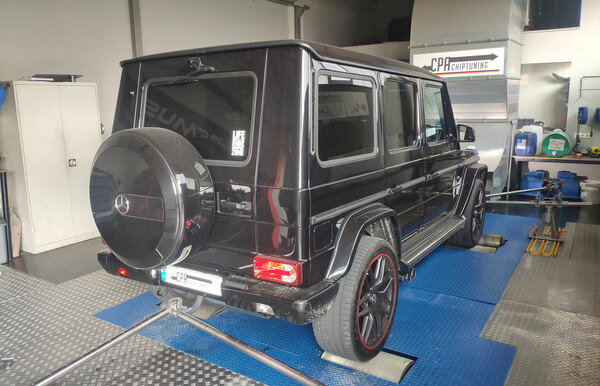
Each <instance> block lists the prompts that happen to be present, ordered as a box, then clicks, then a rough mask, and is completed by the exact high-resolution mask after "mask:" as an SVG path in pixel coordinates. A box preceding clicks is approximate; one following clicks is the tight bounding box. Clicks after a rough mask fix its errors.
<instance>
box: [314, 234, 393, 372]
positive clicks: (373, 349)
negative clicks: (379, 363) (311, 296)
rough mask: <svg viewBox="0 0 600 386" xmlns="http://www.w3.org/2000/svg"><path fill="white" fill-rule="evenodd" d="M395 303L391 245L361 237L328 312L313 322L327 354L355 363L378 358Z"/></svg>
mask: <svg viewBox="0 0 600 386" xmlns="http://www.w3.org/2000/svg"><path fill="white" fill-rule="evenodd" d="M397 300H398V261H397V257H396V254H395V253H394V251H393V249H392V247H391V246H390V244H389V243H388V242H387V241H385V240H382V239H379V238H376V237H370V236H363V237H362V238H361V240H360V243H359V245H358V249H357V251H356V254H355V256H354V261H353V262H352V266H351V267H350V270H349V271H348V273H347V274H346V276H344V277H343V278H342V279H340V288H339V290H338V294H337V296H336V298H335V299H334V301H333V302H332V304H331V306H330V308H329V309H328V310H327V311H326V312H325V314H323V315H322V316H321V317H320V318H319V319H317V320H315V321H314V322H313V331H314V333H315V338H316V339H317V342H318V343H319V346H321V348H322V349H323V350H325V351H327V352H329V353H332V354H335V355H338V356H342V357H345V358H348V359H351V360H355V361H366V360H369V359H371V358H372V357H374V356H375V355H377V354H378V353H379V352H380V351H381V348H382V347H383V345H384V344H385V341H386V340H387V338H388V335H389V334H390V330H391V328H392V323H393V321H394V314H395V313H396V303H397Z"/></svg>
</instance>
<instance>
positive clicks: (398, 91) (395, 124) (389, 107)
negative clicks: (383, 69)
mask: <svg viewBox="0 0 600 386" xmlns="http://www.w3.org/2000/svg"><path fill="white" fill-rule="evenodd" d="M415 96H416V87H415V85H414V84H412V83H399V82H391V81H388V82H385V86H384V107H383V109H384V114H383V127H384V131H385V141H386V143H387V147H388V149H399V148H403V147H407V146H412V144H413V142H414V140H415Z"/></svg>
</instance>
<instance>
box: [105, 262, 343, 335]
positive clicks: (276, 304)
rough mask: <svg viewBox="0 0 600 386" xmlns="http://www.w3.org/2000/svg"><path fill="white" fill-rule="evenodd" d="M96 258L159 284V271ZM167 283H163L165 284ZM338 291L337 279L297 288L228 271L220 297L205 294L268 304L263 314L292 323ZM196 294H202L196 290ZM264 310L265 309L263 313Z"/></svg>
mask: <svg viewBox="0 0 600 386" xmlns="http://www.w3.org/2000/svg"><path fill="white" fill-rule="evenodd" d="M98 262H99V263H100V265H101V266H102V268H104V270H105V271H106V272H108V273H110V274H112V275H117V276H120V275H119V268H125V269H126V270H127V272H128V274H129V277H130V278H131V279H133V280H136V281H140V282H143V283H147V284H152V285H159V284H162V283H160V277H159V276H160V275H156V276H157V277H156V278H152V277H151V275H150V274H149V273H148V272H147V271H145V270H138V269H135V268H131V267H129V266H127V265H125V264H123V263H122V262H121V261H120V260H119V259H117V258H116V257H115V256H114V255H113V254H112V253H111V252H110V251H102V252H99V253H98ZM165 285H166V284H165ZM168 286H169V287H173V288H179V289H182V290H184V291H187V292H194V291H191V290H190V289H188V288H183V287H178V286H174V285H171V284H169V285H168ZM337 291H338V282H337V281H336V282H329V281H322V282H320V283H318V284H315V285H314V286H312V287H309V288H298V287H292V286H286V285H280V284H275V283H269V282H266V281H262V280H257V279H254V278H248V277H243V276H235V275H229V276H225V277H223V284H222V286H221V292H222V294H223V296H222V297H221V298H219V297H215V296H212V295H206V296H208V297H211V298H214V299H218V300H221V301H223V302H225V304H227V305H228V306H231V307H234V308H240V309H244V310H248V311H252V312H259V311H257V304H262V305H267V306H269V307H270V308H271V309H272V311H273V313H272V314H271V313H267V314H265V315H270V316H274V317H276V318H278V319H283V320H287V321H289V322H292V323H295V324H307V323H311V322H312V321H313V320H315V319H316V318H317V317H319V316H320V315H321V314H322V313H323V312H325V311H326V309H327V306H328V305H329V303H330V302H331V301H332V300H333V299H334V297H335V295H336V294H337ZM198 295H205V294H203V293H198ZM263 314H264V313H263Z"/></svg>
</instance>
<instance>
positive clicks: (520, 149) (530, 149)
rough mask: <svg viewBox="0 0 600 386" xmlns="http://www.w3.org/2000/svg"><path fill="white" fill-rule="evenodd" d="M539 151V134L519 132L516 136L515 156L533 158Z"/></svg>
mask: <svg viewBox="0 0 600 386" xmlns="http://www.w3.org/2000/svg"><path fill="white" fill-rule="evenodd" d="M536 149H537V134H536V133H529V132H525V133H522V132H519V133H517V134H516V135H515V155H517V156H521V157H533V156H534V155H535V151H536Z"/></svg>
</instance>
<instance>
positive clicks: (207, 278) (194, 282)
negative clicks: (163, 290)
mask: <svg viewBox="0 0 600 386" xmlns="http://www.w3.org/2000/svg"><path fill="white" fill-rule="evenodd" d="M160 280H162V281H163V282H165V283H171V284H175V285H177V286H180V287H185V288H189V289H192V290H195V291H198V292H204V293H207V294H211V295H216V296H222V295H221V284H222V283H223V278H221V277H219V276H217V275H211V274H209V273H204V272H199V271H193V270H191V269H187V268H179V267H167V268H165V269H163V270H161V271H160Z"/></svg>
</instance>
